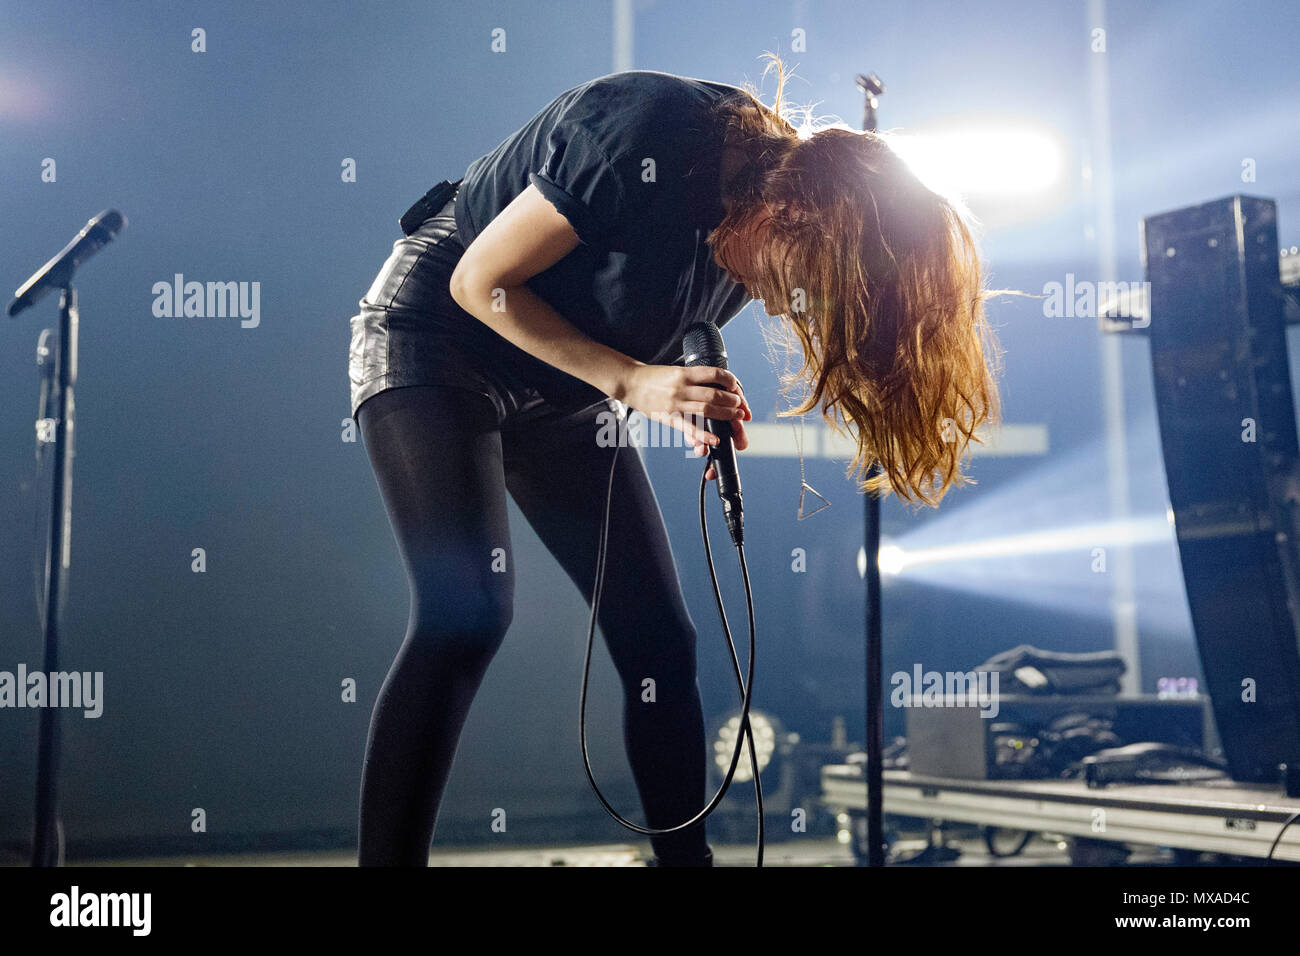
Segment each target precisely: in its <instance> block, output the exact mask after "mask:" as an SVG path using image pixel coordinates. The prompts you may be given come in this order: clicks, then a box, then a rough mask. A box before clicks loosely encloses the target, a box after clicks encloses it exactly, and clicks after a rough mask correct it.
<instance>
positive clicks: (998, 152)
mask: <svg viewBox="0 0 1300 956" xmlns="http://www.w3.org/2000/svg"><path fill="white" fill-rule="evenodd" d="M886 135H887V138H888V140H889V144H890V146H891V147H892V148H893V149H894V151H895V152H897V153H898V154H899V155H900V156H902V157H903V159H904V160H905V161H906V162H907V164H908V166H910V167H911V168H912V171H913V172H914V173H916V176H917V178H918V179H920V180H921V182H923V183H925V185H926V186H928V187H929V188H930V189H932V190H934V191H935V192H937V193H940V194H942V195H945V196H961V197H970V198H976V197H985V196H989V197H992V196H1002V197H1011V196H1017V197H1026V198H1027V197H1030V196H1032V195H1034V194H1038V193H1044V192H1047V191H1049V190H1051V189H1053V188H1055V187H1056V186H1058V185H1059V184H1060V183H1061V182H1062V180H1063V178H1064V172H1065V153H1064V150H1063V149H1062V148H1061V145H1060V142H1059V140H1058V139H1057V137H1056V136H1055V135H1054V134H1052V133H1049V132H1047V131H1045V130H1040V129H1034V128H1031V127H997V126H991V125H980V126H973V127H969V128H959V129H943V130H934V131H932V132H924V131H918V132H909V133H889V134H886Z"/></svg>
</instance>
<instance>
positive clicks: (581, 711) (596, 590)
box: [578, 444, 765, 867]
mask: <svg viewBox="0 0 1300 956" xmlns="http://www.w3.org/2000/svg"><path fill="white" fill-rule="evenodd" d="M618 451H619V448H618V445H617V444H615V446H614V454H613V456H612V458H611V460H610V465H609V481H608V483H607V485H606V489H605V514H604V517H603V519H602V520H601V528H600V544H599V547H598V549H597V554H596V578H595V581H594V583H593V587H592V596H591V620H590V622H589V624H588V627H587V652H586V656H585V659H584V661H583V665H582V694H581V699H580V701H579V705H578V736H579V740H580V741H581V744H582V763H583V768H584V769H585V770H586V772H587V780H588V782H589V783H590V784H591V789H592V790H593V791H594V792H595V794H596V798H597V799H598V800H599V801H600V803H601V806H603V807H604V808H605V810H606V811H607V812H608V813H609V815H610V816H611V817H613V818H614V819H615V820H617V821H618V822H619V823H620V824H622V825H623V826H624V827H626V828H627V829H629V830H632V831H634V832H636V833H641V834H644V835H646V836H662V835H664V834H668V833H676V832H677V831H678V830H684V829H686V828H687V827H690V826H694V825H695V824H696V823H698V822H700V821H701V820H703V819H704V818H705V817H707V816H708V815H709V814H710V813H712V812H713V811H714V810H715V809H717V806H718V804H719V803H721V802H722V798H723V796H725V795H726V792H727V788H728V787H730V786H731V780H732V777H733V776H735V773H736V765H737V764H738V763H739V762H740V747H741V741H742V740H744V741H747V742H748V744H749V760H750V764H751V766H752V768H753V771H754V795H755V799H756V801H757V803H758V859H757V863H756V865H757V866H760V867H761V866H762V865H763V848H764V837H765V831H764V826H763V786H762V783H761V782H760V781H759V772H758V755H757V753H756V751H755V748H754V734H753V731H752V729H751V728H750V724H749V705H750V700H751V698H752V691H753V686H754V649H755V634H754V631H755V628H754V595H753V590H752V588H751V587H750V583H749V568H748V566H747V564H746V563H745V549H744V547H743V546H742V545H737V547H736V551H737V553H738V554H739V557H740V571H741V576H742V578H743V579H744V582H745V607H746V612H747V614H748V616H749V666H748V669H747V674H746V676H745V677H744V678H742V677H741V673H740V658H739V656H738V655H737V654H736V643H735V641H734V640H733V638H732V636H731V627H730V625H729V624H728V622H727V614H726V611H725V609H724V608H723V605H722V592H721V590H720V589H719V587H718V576H717V573H716V571H715V569H714V566H713V553H712V550H711V549H710V546H709V531H708V526H707V524H706V522H705V513H704V492H705V489H706V487H707V486H708V479H707V478H706V477H705V475H706V474H707V473H708V465H707V464H706V465H705V470H704V473H702V474H701V475H700V531H701V533H702V535H703V538H704V554H705V557H706V558H707V560H708V564H709V578H710V580H711V581H712V582H713V594H714V597H715V598H716V600H717V602H718V613H719V615H720V616H721V618H722V630H723V634H724V636H725V637H726V641H727V647H728V648H729V650H730V652H731V661H732V666H733V668H734V670H735V675H736V682H737V684H738V685H739V687H740V695H741V701H742V702H741V709H740V729H741V733H740V734H739V735H738V736H737V738H736V749H735V750H734V751H733V752H732V755H731V765H730V766H729V767H728V768H727V774H726V777H725V778H724V779H723V781H722V785H721V786H720V787H719V788H718V792H717V793H716V794H714V795H713V798H712V799H711V800H710V801H709V802H708V803H707V804H706V805H705V806H704V809H702V810H701V811H700V812H699V813H697V814H695V816H693V817H691V818H690V819H689V820H687V821H685V822H684V823H679V824H677V825H676V826H672V827H665V828H664V829H654V828H652V827H643V826H640V825H639V824H636V823H633V822H632V821H631V820H628V819H626V818H624V817H623V816H622V815H621V814H619V812H618V811H617V810H615V809H614V807H613V806H612V805H611V804H610V802H609V801H608V800H606V799H605V795H604V794H603V793H601V792H600V787H599V786H598V785H597V784H596V778H595V776H594V774H593V773H592V769H591V757H590V755H589V754H588V753H587V685H588V682H589V678H590V675H591V652H592V647H593V645H594V643H595V635H596V616H597V614H598V613H599V610H600V592H601V589H602V588H603V586H604V580H605V556H606V548H607V543H608V538H609V514H610V504H611V502H612V500H613V493H614V467H615V465H616V464H617V463H618Z"/></svg>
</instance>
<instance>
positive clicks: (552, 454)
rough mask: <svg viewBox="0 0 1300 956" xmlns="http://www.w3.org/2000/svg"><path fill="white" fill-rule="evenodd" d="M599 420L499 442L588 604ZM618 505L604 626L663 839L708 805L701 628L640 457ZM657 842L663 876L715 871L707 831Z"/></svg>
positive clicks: (601, 499) (513, 485)
mask: <svg viewBox="0 0 1300 956" xmlns="http://www.w3.org/2000/svg"><path fill="white" fill-rule="evenodd" d="M602 408H603V406H602ZM600 410H601V409H600V408H598V409H597V410H595V411H591V412H589V413H588V414H587V415H585V416H583V418H582V419H580V420H578V421H577V422H576V423H575V422H574V421H573V420H570V421H569V422H568V423H565V424H554V423H552V424H546V425H535V426H523V427H521V428H520V430H519V432H518V433H515V432H513V431H511V430H509V429H507V431H506V432H505V435H504V438H503V442H504V447H505V456H506V457H505V465H506V487H507V488H508V489H509V490H510V494H511V496H512V497H513V498H514V499H515V502H516V503H517V504H518V505H519V507H520V509H521V510H522V511H523V513H524V515H525V517H527V519H528V521H529V523H530V524H531V525H532V526H533V528H534V529H535V530H536V532H537V534H538V536H539V537H540V538H541V539H542V541H543V543H544V544H545V545H546V546H547V548H548V549H549V550H550V551H551V553H552V554H553V555H555V557H556V559H557V560H558V561H559V562H560V564H561V566H562V567H563V568H564V570H565V571H566V572H567V573H568V575H569V577H570V578H571V579H572V580H573V582H574V583H575V584H576V585H577V586H578V589H579V590H580V591H581V592H582V595H583V597H584V598H586V600H587V602H588V604H590V603H591V597H592V584H593V581H594V578H595V570H596V551H597V546H598V542H599V536H600V525H601V518H602V517H603V514H604V506H605V493H606V487H607V485H608V481H609V466H610V456H611V455H612V454H613V449H612V448H601V447H599V446H598V445H597V443H596V435H597V420H596V414H597V413H598V412H599V411H600ZM613 494H614V502H613V507H612V509H611V511H610V526H609V544H608V550H607V561H606V563H605V583H604V588H603V590H602V592H601V599H600V610H599V615H598V623H599V624H600V629H601V633H602V634H603V635H604V637H605V641H606V644H607V646H608V647H609V651H610V656H611V658H612V659H613V662H614V666H615V667H616V669H617V670H618V673H619V677H620V680H621V682H622V684H623V693H624V710H623V715H624V721H623V733H624V740H625V743H626V747H627V755H628V762H629V763H630V764H631V766H632V774H633V777H634V778H635V780H636V785H637V789H638V791H639V792H640V794H641V803H642V807H643V809H644V811H645V817H646V824H647V825H648V826H650V827H653V828H666V827H670V826H676V825H677V824H679V823H683V822H685V821H686V820H687V819H689V818H690V817H692V816H694V815H695V814H696V813H698V812H699V811H700V810H701V809H702V808H703V806H704V802H705V800H706V798H707V794H706V793H705V788H706V783H707V780H706V751H705V740H704V717H703V713H702V710H701V706H700V692H699V686H698V684H697V683H696V675H695V627H694V625H693V623H692V622H691V618H690V614H689V613H688V612H687V610H686V604H685V601H684V600H683V598H682V593H681V585H680V582H679V581H678V578H677V570H676V567H675V566H674V564H673V556H672V550H671V548H670V546H669V543H668V534H667V531H666V529H665V528H664V523H663V515H662V514H661V513H660V511H659V504H658V502H657V501H656V499H655V495H654V490H653V489H652V488H651V486H650V480H649V477H648V476H647V475H646V471H645V466H644V464H643V463H642V461H641V457H640V455H639V454H638V452H637V449H636V448H623V449H621V450H620V451H619V454H618V463H617V466H616V471H615V475H614V489H613ZM647 678H649V679H652V680H653V681H654V685H653V686H654V694H653V700H647V699H646V697H647V696H648V695H647V692H646V685H645V684H644V683H643V682H644V681H646V679H647ZM650 842H651V845H652V846H653V847H654V850H655V854H656V856H657V857H658V859H659V861H660V864H661V865H683V866H685V865H705V864H706V862H707V861H710V860H711V854H710V848H709V845H708V842H707V840H706V834H705V828H704V824H703V823H700V824H697V825H696V826H694V827H691V828H690V829H689V830H685V831H682V832H679V833H675V834H671V835H669V836H661V837H652V838H651V839H650Z"/></svg>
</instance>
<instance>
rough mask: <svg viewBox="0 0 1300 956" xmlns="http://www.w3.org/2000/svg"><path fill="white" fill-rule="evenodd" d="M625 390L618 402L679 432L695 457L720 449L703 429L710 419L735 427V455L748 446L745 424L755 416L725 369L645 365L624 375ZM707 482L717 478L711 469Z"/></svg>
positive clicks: (618, 397)
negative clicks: (693, 451)
mask: <svg viewBox="0 0 1300 956" xmlns="http://www.w3.org/2000/svg"><path fill="white" fill-rule="evenodd" d="M622 384H623V387H622V389H621V390H620V391H621V392H622V394H621V395H615V396H613V397H614V398H617V399H618V400H619V401H621V402H622V403H623V404H625V405H627V406H629V407H631V408H634V409H636V410H637V411H639V412H640V413H641V414H643V415H645V416H646V417H647V418H650V419H653V420H654V421H657V422H660V423H661V424H665V425H670V426H672V427H673V428H676V429H678V430H679V431H681V432H682V433H683V434H684V435H685V436H686V437H687V438H688V439H690V441H691V442H692V443H693V444H694V445H695V454H696V456H697V457H700V458H702V457H704V455H706V454H707V453H708V448H709V447H712V446H713V445H716V444H717V443H718V438H717V436H716V435H714V434H712V433H711V432H709V431H708V429H707V428H706V427H705V422H704V419H706V418H717V419H722V420H724V421H730V422H731V429H732V435H733V437H734V442H733V443H734V445H735V447H736V450H737V451H744V450H745V449H746V448H747V447H748V446H749V440H748V439H747V438H746V437H745V426H744V424H743V423H744V422H746V421H751V420H752V419H753V417H754V414H753V412H752V411H751V410H750V408H749V403H748V402H747V401H745V392H744V389H743V388H742V387H741V385H740V380H739V379H737V378H736V376H734V375H732V374H731V372H729V371H727V370H726V369H722V368H714V367H712V366H708V365H699V366H694V367H683V366H679V365H644V364H641V365H637V366H635V367H633V368H632V369H631V370H630V371H629V372H628V373H627V374H626V376H625V377H624V379H623V383H622ZM705 477H706V478H708V480H710V481H712V480H713V479H714V478H715V477H716V475H715V474H714V469H713V466H712V465H710V466H709V470H708V472H707V473H706V474H705Z"/></svg>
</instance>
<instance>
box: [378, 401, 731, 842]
mask: <svg viewBox="0 0 1300 956" xmlns="http://www.w3.org/2000/svg"><path fill="white" fill-rule="evenodd" d="M599 410H601V408H600V407H597V408H596V409H593V410H591V411H590V412H589V413H588V414H586V415H584V416H583V417H582V419H580V420H579V421H576V422H575V421H572V420H569V421H567V422H563V421H561V420H559V419H552V420H550V421H548V422H545V423H533V424H529V425H520V426H519V427H518V428H517V429H516V428H513V427H511V426H510V424H509V423H507V424H506V426H504V427H502V426H500V425H499V422H498V419H497V412H496V409H495V408H494V406H493V404H492V402H491V401H490V400H489V399H488V398H487V397H486V396H484V395H481V394H478V393H476V392H473V391H470V390H468V389H462V388H454V387H447V386H411V387H406V388H394V389H389V390H388V391H384V392H380V393H379V394H378V395H376V396H374V397H373V398H371V399H369V400H368V401H367V402H365V403H364V404H363V405H362V406H361V408H360V410H359V411H358V413H357V415H358V424H359V426H360V429H361V434H362V438H363V440H364V442H365V447H366V451H367V453H368V454H369V456H370V460H371V464H372V465H373V468H374V472H375V476H376V479H377V481H378V483H379V488H380V491H381V493H382V494H383V498H384V503H385V505H386V507H387V509H388V514H389V518H390V520H391V522H392V526H393V531H394V533H395V535H396V537H397V543H398V547H399V549H400V551H401V556H402V559H403V561H404V562H405V565H406V571H407V575H408V578H409V581H410V589H411V609H410V622H409V624H408V626H407V630H406V638H405V640H404V641H403V642H402V646H401V649H400V650H399V651H398V652H397V657H396V659H395V660H394V661H393V665H392V668H391V669H390V670H389V672H388V676H387V678H386V679H385V681H384V684H383V686H382V688H381V689H380V691H379V695H378V699H377V700H376V701H375V707H374V712H373V714H372V716H371V721H370V733H369V737H368V739H367V743H366V757H365V766H364V769H363V773H362V785H361V814H360V816H361V819H360V835H359V844H360V845H359V862H360V865H362V866H426V865H427V864H428V854H429V845H430V842H431V841H432V838H433V830H434V823H435V821H436V819H437V815H438V806H439V803H440V801H441V799H442V794H443V790H444V788H445V786H446V783H447V777H448V773H449V771H450V769H451V764H452V758H453V757H454V756H455V753H456V747H457V742H458V740H459V737H460V732H461V728H462V727H463V725H464V722H465V718H466V715H467V714H468V712H469V708H470V704H471V702H472V701H473V699H474V694H475V692H476V691H477V690H478V687H479V684H480V682H481V681H482V679H483V675H484V673H485V672H486V670H487V667H488V664H489V663H490V662H491V660H492V657H493V655H494V654H495V653H496V650H497V648H498V647H500V645H501V641H502V639H503V638H504V636H505V633H506V629H507V628H508V627H509V625H510V619H511V614H512V611H513V601H514V555H513V554H512V553H511V550H510V528H509V523H508V521H507V512H506V491H507V490H509V492H510V495H511V497H513V498H514V500H515V502H516V503H517V504H518V506H519V508H520V510H521V511H522V512H523V514H524V515H525V517H526V518H527V519H528V521H529V523H530V524H531V525H532V527H533V529H534V530H535V531H536V532H537V534H538V536H539V537H540V538H541V539H542V541H543V542H544V543H545V545H546V547H547V548H548V549H549V550H550V551H551V553H552V554H553V555H554V556H555V558H556V559H557V560H558V561H559V562H560V564H561V566H562V567H563V568H564V570H565V571H566V572H567V573H568V575H569V577H570V578H571V579H572V580H573V581H574V583H575V584H576V585H577V586H578V588H579V590H580V591H581V592H582V594H583V597H584V598H586V600H587V602H588V605H590V601H591V589H592V582H593V579H594V575H595V569H596V547H597V542H598V537H599V532H600V522H601V517H602V514H603V506H604V502H605V489H606V483H607V481H608V479H609V456H610V455H611V454H613V449H611V448H602V447H599V445H598V444H597V441H596V434H597V422H596V419H595V414H596V412H597V411H599ZM497 549H500V550H497ZM501 568H504V570H500V569H501ZM598 623H599V625H600V631H601V634H602V635H603V636H604V638H605V641H606V645H607V646H608V648H609V651H610V656H611V657H612V659H613V661H614V665H615V667H616V669H617V671H618V674H619V678H620V680H621V682H622V684H623V690H624V710H623V716H624V723H623V734H624V741H625V745H626V747H627V754H628V760H629V762H630V764H631V767H632V773H633V777H634V779H635V781H636V785H637V789H638V791H639V792H640V795H641V802H642V809H643V810H644V812H645V819H646V824H647V825H648V826H650V827H660V828H662V827H668V826H676V825H677V824H679V823H682V822H683V821H684V820H686V819H687V818H689V817H690V816H693V815H694V814H695V813H697V812H698V811H699V810H700V809H701V807H702V806H703V804H704V801H705V798H706V794H705V786H706V780H705V767H706V763H705V761H706V754H705V741H704V720H703V715H702V712H701V707H700V696H699V687H698V685H697V683H696V675H695V629H694V626H693V625H692V623H691V619H690V616H689V614H688V613H687V610H686V607H685V604H684V602H683V599H682V595H681V589H680V584H679V581H678V578H677V572H676V569H675V567H674V565H673V559H672V553H671V551H670V549H669V545H668V539H667V535H666V532H665V529H664V525H663V517H662V515H661V513H660V511H659V505H658V502H657V501H656V500H655V496H654V492H653V490H652V489H651V486H650V482H649V479H648V477H647V476H646V473H645V468H644V465H643V464H642V462H641V459H640V456H639V455H638V454H637V451H636V450H635V449H633V448H624V449H622V450H621V451H620V452H619V455H618V464H617V469H616V472H615V476H614V506H613V508H612V510H611V513H610V527H609V549H608V561H607V562H606V570H605V584H604V590H603V593H602V597H601V602H600V613H599V616H598ZM557 636H558V635H557ZM647 677H649V678H653V679H654V682H655V697H656V700H655V702H652V703H645V702H642V690H643V688H642V681H644V680H645V679H646V678H647ZM556 743H557V745H558V744H559V742H558V741H557V742H556ZM505 772H506V771H505V768H502V773H505ZM593 802H594V795H593ZM651 844H652V846H653V847H654V851H655V853H656V855H657V856H658V858H659V859H660V861H661V862H662V863H663V864H664V865H674V864H677V865H692V864H696V862H697V861H699V860H701V859H703V858H705V857H706V855H707V854H708V853H709V847H708V844H707V842H706V839H705V829H704V825H703V823H701V824H697V825H696V826H694V827H691V828H690V829H689V830H686V831H682V832H679V833H675V834H672V835H670V836H667V837H652V838H651Z"/></svg>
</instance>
